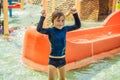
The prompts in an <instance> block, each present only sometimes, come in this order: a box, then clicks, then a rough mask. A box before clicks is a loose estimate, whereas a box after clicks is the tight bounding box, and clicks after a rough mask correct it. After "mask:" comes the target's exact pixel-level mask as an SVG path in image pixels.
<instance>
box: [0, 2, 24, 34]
mask: <svg viewBox="0 0 120 80" xmlns="http://www.w3.org/2000/svg"><path fill="white" fill-rule="evenodd" d="M10 2H11V3H12V0H10ZM2 4H3V6H1V7H2V8H3V15H4V19H3V20H4V35H5V36H8V35H9V27H8V21H9V20H8V9H13V8H20V9H21V10H23V5H24V0H20V3H16V4H13V5H8V0H3V3H2ZM11 13H12V12H10V14H11Z"/></svg>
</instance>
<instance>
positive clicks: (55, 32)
mask: <svg viewBox="0 0 120 80" xmlns="http://www.w3.org/2000/svg"><path fill="white" fill-rule="evenodd" d="M73 17H74V21H75V23H74V25H71V26H64V27H63V28H62V29H57V28H55V27H52V28H43V22H44V20H45V17H44V16H41V18H40V21H39V23H38V26H37V31H38V32H40V33H42V34H47V35H48V38H49V41H50V44H51V45H50V46H51V52H50V55H51V56H63V55H65V49H66V33H67V32H69V31H72V30H76V29H78V28H80V27H81V22H80V19H79V17H78V14H77V13H75V14H73Z"/></svg>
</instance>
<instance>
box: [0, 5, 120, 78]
mask: <svg viewBox="0 0 120 80" xmlns="http://www.w3.org/2000/svg"><path fill="white" fill-rule="evenodd" d="M40 10H41V5H33V6H32V5H30V4H25V10H24V11H20V10H18V9H15V10H13V17H12V18H9V26H12V27H17V29H16V30H14V32H13V33H11V34H10V39H9V40H6V39H3V37H4V36H3V35H0V80H48V75H47V73H44V72H38V71H34V70H32V69H30V68H27V67H25V66H24V65H23V64H22V60H21V55H22V45H23V39H24V34H25V31H26V27H28V26H32V25H35V24H36V23H37V22H38V21H39V16H40V14H39V13H40ZM101 23H102V22H82V27H83V28H86V27H88V26H89V27H96V26H99V25H101ZM119 73H120V54H118V55H116V56H114V57H112V58H107V59H104V60H100V61H99V62H96V63H93V64H90V65H88V66H85V67H83V68H79V69H75V70H71V71H68V72H67V74H66V79H67V80H120V74H119Z"/></svg>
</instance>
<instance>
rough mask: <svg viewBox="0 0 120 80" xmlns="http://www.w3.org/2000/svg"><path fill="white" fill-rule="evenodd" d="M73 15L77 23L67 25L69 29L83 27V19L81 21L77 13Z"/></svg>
mask: <svg viewBox="0 0 120 80" xmlns="http://www.w3.org/2000/svg"><path fill="white" fill-rule="evenodd" d="M73 17H74V20H75V24H74V25H71V26H65V28H66V29H67V31H72V30H76V29H78V28H80V27H81V21H80V19H79V17H78V14H77V13H75V14H73Z"/></svg>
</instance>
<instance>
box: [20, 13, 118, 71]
mask: <svg viewBox="0 0 120 80" xmlns="http://www.w3.org/2000/svg"><path fill="white" fill-rule="evenodd" d="M118 19H120V11H116V12H114V13H112V14H111V15H109V16H108V17H107V18H106V19H105V21H104V22H103V25H101V26H99V27H96V26H95V27H94V28H87V29H80V30H76V31H72V32H69V33H67V40H66V42H67V43H66V44H67V47H66V60H67V65H66V70H71V69H76V68H80V67H83V66H86V65H88V64H90V63H92V62H94V61H98V60H100V59H104V58H106V57H112V56H114V55H116V54H118V53H120V22H119V20H118ZM49 53H50V44H49V41H48V38H47V36H46V35H44V34H40V33H38V32H37V31H36V28H35V27H29V28H28V29H27V30H26V32H25V36H24V43H23V50H22V61H23V63H24V65H26V66H27V67H29V68H32V69H35V70H38V71H43V72H47V71H48V70H47V69H48V68H47V67H48V57H49Z"/></svg>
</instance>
